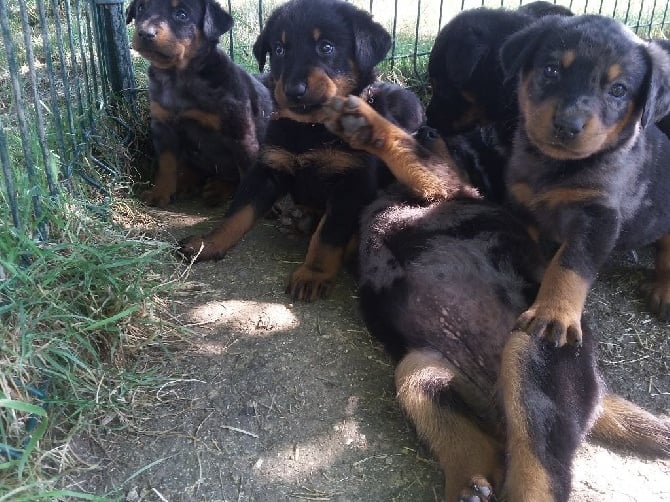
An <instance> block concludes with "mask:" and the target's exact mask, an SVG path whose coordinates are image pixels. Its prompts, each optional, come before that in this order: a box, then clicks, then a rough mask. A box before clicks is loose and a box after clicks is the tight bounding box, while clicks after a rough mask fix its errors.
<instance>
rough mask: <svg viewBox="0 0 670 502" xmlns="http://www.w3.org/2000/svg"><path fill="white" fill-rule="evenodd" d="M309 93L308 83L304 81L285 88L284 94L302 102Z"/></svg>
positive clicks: (292, 83) (290, 84) (287, 85)
mask: <svg viewBox="0 0 670 502" xmlns="http://www.w3.org/2000/svg"><path fill="white" fill-rule="evenodd" d="M306 92H307V83H306V82H303V81H298V82H291V83H288V84H286V85H285V86H284V94H286V97H287V98H289V99H293V100H296V101H299V100H301V99H302V98H303V97H304V96H305V93H306Z"/></svg>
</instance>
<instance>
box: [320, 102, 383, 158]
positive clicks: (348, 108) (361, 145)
mask: <svg viewBox="0 0 670 502" xmlns="http://www.w3.org/2000/svg"><path fill="white" fill-rule="evenodd" d="M326 109H327V116H328V118H327V119H326V121H325V122H324V124H325V126H326V127H327V128H328V129H329V130H330V131H332V132H333V133H335V134H337V135H338V136H340V137H341V138H342V139H343V140H345V141H346V142H347V143H349V145H351V146H352V147H353V148H357V149H360V150H369V149H371V148H372V149H374V148H379V147H381V146H382V145H383V133H382V131H379V130H378V129H379V128H378V127H375V122H376V119H378V118H380V117H379V115H378V114H377V112H376V111H375V110H374V109H373V108H371V107H370V106H369V105H368V104H367V103H366V102H365V101H363V100H362V99H361V98H359V97H356V96H348V97H346V98H341V97H339V96H335V97H334V98H332V99H331V100H330V102H329V103H328V105H327V107H326Z"/></svg>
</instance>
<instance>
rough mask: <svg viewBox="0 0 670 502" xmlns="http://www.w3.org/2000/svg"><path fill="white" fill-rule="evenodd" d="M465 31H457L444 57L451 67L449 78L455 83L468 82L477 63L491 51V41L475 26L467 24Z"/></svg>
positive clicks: (462, 83)
mask: <svg viewBox="0 0 670 502" xmlns="http://www.w3.org/2000/svg"><path fill="white" fill-rule="evenodd" d="M465 31H466V33H459V34H458V37H457V40H454V43H453V44H449V46H448V47H447V50H446V53H445V58H446V61H447V63H446V64H447V65H448V66H449V67H450V68H452V70H453V71H452V72H451V75H450V76H451V79H452V80H453V82H454V83H455V84H456V85H459V86H462V85H464V84H465V83H466V82H468V81H469V80H470V79H471V78H472V76H473V74H474V73H475V70H476V69H477V66H478V65H479V63H480V62H481V61H482V60H483V59H484V58H485V57H486V56H488V54H489V53H490V52H491V49H492V47H491V41H490V40H487V37H486V36H485V35H484V34H483V33H482V32H480V31H479V30H478V29H477V28H474V27H472V26H468V27H467V29H466V30H465Z"/></svg>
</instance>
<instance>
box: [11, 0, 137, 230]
mask: <svg viewBox="0 0 670 502" xmlns="http://www.w3.org/2000/svg"><path fill="white" fill-rule="evenodd" d="M123 21H124V16H123V0H95V1H87V0H0V28H1V37H0V163H1V164H2V180H3V183H2V190H1V191H0V200H1V201H2V203H3V204H6V205H7V207H9V214H10V216H11V220H12V224H13V226H14V227H15V228H18V229H25V230H26V231H34V232H36V233H37V236H38V237H39V238H46V232H47V229H48V222H49V218H48V214H44V210H43V208H42V205H43V202H44V200H45V197H56V196H58V195H59V193H61V192H62V190H64V189H68V190H73V189H74V187H73V185H72V183H71V182H72V179H73V175H74V174H75V173H76V174H78V175H79V176H80V178H81V179H84V180H86V181H87V182H88V183H89V184H91V185H92V186H94V187H96V188H97V189H98V190H99V191H101V192H104V191H105V189H106V188H105V183H104V182H103V181H102V177H101V173H104V174H107V175H110V174H112V175H113V174H114V168H113V167H112V166H107V165H106V164H105V163H104V162H102V161H100V160H99V159H98V157H97V156H96V154H95V141H96V126H97V124H98V121H99V119H100V117H101V115H102V114H106V113H108V111H109V110H110V108H109V107H110V106H111V105H113V103H114V102H115V100H116V99H122V98H121V96H123V92H122V90H123V89H131V88H132V87H133V86H134V82H133V76H132V64H131V61H130V52H129V49H128V42H127V32H126V30H125V24H124V22H123ZM124 63H125V64H124ZM120 64H123V66H119V65H120ZM90 166H95V168H90ZM27 201H30V202H27ZM27 206H30V207H29V208H28V207H27ZM3 223H6V222H3Z"/></svg>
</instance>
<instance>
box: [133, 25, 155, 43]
mask: <svg viewBox="0 0 670 502" xmlns="http://www.w3.org/2000/svg"><path fill="white" fill-rule="evenodd" d="M137 34H138V35H139V36H140V38H143V39H144V40H153V39H154V38H156V28H153V27H151V26H150V27H148V28H139V29H138V30H137Z"/></svg>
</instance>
